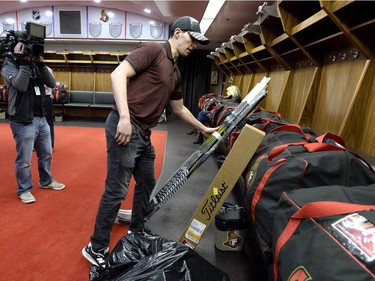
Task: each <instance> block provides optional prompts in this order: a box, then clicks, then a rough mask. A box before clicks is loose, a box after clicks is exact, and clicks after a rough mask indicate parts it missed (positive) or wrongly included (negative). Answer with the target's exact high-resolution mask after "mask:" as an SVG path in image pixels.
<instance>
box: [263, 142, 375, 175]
mask: <svg viewBox="0 0 375 281" xmlns="http://www.w3.org/2000/svg"><path fill="white" fill-rule="evenodd" d="M298 145H301V146H303V147H304V148H305V149H306V151H307V152H310V153H312V152H319V151H340V150H341V151H347V152H349V153H351V154H353V155H354V156H355V157H357V158H358V159H360V160H361V161H362V162H363V163H364V164H365V165H366V166H367V168H368V169H369V170H370V171H371V172H373V173H375V171H374V168H373V167H372V165H371V164H370V163H369V162H368V161H367V160H366V159H364V158H363V157H362V156H360V155H359V154H357V153H355V152H353V151H351V150H348V149H347V148H345V147H341V146H335V145H332V144H328V143H308V142H294V143H286V144H282V145H279V146H276V147H274V148H273V149H272V151H271V153H270V154H269V155H268V160H269V161H272V160H273V159H274V158H275V157H276V156H278V155H280V154H281V153H282V152H283V151H284V150H285V149H286V148H287V147H288V146H298Z"/></svg>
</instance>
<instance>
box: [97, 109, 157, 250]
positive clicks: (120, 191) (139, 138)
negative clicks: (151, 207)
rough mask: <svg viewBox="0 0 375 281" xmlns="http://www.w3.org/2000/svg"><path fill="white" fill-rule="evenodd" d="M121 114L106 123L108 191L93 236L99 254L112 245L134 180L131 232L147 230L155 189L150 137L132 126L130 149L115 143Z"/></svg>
mask: <svg viewBox="0 0 375 281" xmlns="http://www.w3.org/2000/svg"><path fill="white" fill-rule="evenodd" d="M118 121H119V115H118V112H116V111H112V112H111V113H110V114H109V115H108V117H107V120H106V123H105V134H106V140H107V177H106V180H105V189H104V193H103V195H102V198H101V200H100V204H99V209H98V213H97V215H96V222H95V228H94V233H93V235H92V236H91V243H92V245H93V248H94V249H96V250H99V249H101V248H104V247H107V246H108V245H109V240H110V233H111V230H112V226H113V224H114V222H115V220H116V217H117V214H118V211H119V210H120V207H121V202H122V201H123V200H124V199H125V196H126V195H127V193H128V187H129V183H130V179H131V177H132V176H134V180H135V182H136V184H135V189H134V198H133V209H132V222H131V224H130V226H129V229H131V230H132V231H141V230H142V229H143V226H144V214H145V211H146V210H147V207H148V204H149V201H150V195H151V192H152V190H153V189H154V186H155V183H156V180H155V170H154V160H155V150H154V147H153V146H152V144H151V140H150V137H149V136H146V135H144V134H143V133H142V132H140V131H139V130H138V129H137V127H135V126H134V125H132V137H131V140H130V142H129V143H128V144H127V145H125V146H124V145H118V144H117V143H116V141H115V138H114V136H115V134H116V130H117V124H118Z"/></svg>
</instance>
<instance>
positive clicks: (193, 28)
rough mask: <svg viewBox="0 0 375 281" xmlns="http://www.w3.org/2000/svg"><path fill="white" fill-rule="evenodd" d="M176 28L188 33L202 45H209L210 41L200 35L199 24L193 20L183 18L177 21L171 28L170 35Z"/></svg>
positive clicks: (187, 17)
mask: <svg viewBox="0 0 375 281" xmlns="http://www.w3.org/2000/svg"><path fill="white" fill-rule="evenodd" d="M176 28H179V29H181V30H182V31H187V32H189V34H190V35H191V36H192V37H194V38H195V39H196V40H197V41H198V42H199V43H200V44H202V45H207V44H208V43H210V40H208V38H207V37H206V36H204V35H203V34H202V33H201V28H200V26H199V22H198V21H197V20H196V19H195V18H192V17H189V16H185V17H181V18H179V19H177V20H176V21H175V22H174V23H173V24H172V26H171V33H173V32H174V31H175V30H176Z"/></svg>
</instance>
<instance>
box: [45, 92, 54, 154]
mask: <svg viewBox="0 0 375 281" xmlns="http://www.w3.org/2000/svg"><path fill="white" fill-rule="evenodd" d="M45 106H46V112H47V113H46V119H47V123H48V126H49V129H50V132H51V144H52V148H54V147H55V127H54V124H53V100H52V98H51V96H46V103H45Z"/></svg>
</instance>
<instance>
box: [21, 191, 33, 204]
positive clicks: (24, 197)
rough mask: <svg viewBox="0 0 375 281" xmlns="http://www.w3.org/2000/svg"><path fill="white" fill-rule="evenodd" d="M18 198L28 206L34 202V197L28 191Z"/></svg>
mask: <svg viewBox="0 0 375 281" xmlns="http://www.w3.org/2000/svg"><path fill="white" fill-rule="evenodd" d="M19 198H20V199H21V201H22V203H25V204H29V203H33V202H35V201H36V200H35V197H34V196H33V195H32V194H31V192H30V191H27V192H25V193H22V194H21V195H19Z"/></svg>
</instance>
